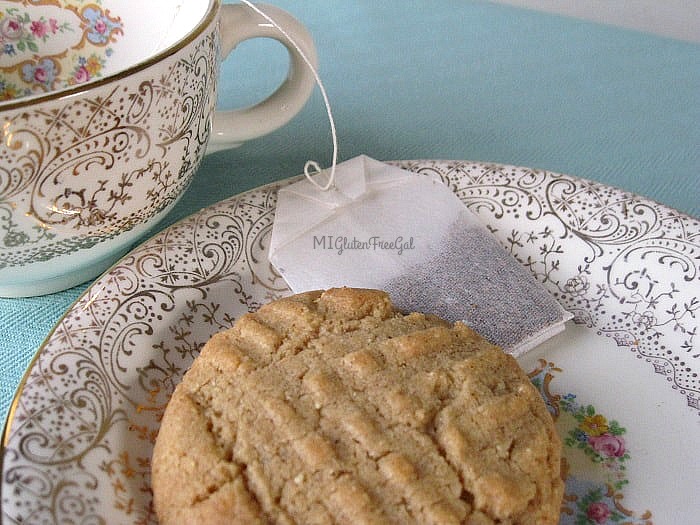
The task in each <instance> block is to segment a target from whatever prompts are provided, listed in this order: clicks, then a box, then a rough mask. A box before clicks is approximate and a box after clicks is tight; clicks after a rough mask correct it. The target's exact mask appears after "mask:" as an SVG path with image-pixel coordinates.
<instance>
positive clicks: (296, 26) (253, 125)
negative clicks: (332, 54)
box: [207, 4, 317, 153]
mask: <svg viewBox="0 0 700 525" xmlns="http://www.w3.org/2000/svg"><path fill="white" fill-rule="evenodd" d="M257 5H258V6H259V7H260V9H261V10H263V11H264V12H265V13H266V14H267V15H268V16H269V17H270V18H271V19H272V20H274V21H275V22H276V23H277V24H278V25H279V26H280V27H282V28H284V32H285V33H287V35H288V36H289V37H290V38H291V39H293V40H294V42H295V43H296V45H297V46H298V47H299V49H301V50H302V52H303V53H304V54H305V55H306V57H307V58H308V59H309V61H310V62H311V63H312V64H313V65H314V67H316V64H317V56H316V47H315V46H314V43H313V39H312V38H311V35H310V34H309V32H308V31H307V30H306V28H305V27H304V26H303V25H302V24H301V23H300V22H299V21H297V20H296V19H295V18H293V17H292V16H291V15H290V14H289V13H287V12H286V11H283V10H282V9H280V8H278V7H275V6H271V5H269V4H257ZM220 23H221V28H220V34H221V47H222V56H223V57H224V58H225V57H226V56H228V54H229V53H230V52H231V51H233V49H234V48H235V47H236V46H237V45H238V44H240V43H241V42H243V41H244V40H249V39H251V38H260V37H265V38H273V39H275V40H277V41H279V42H281V43H282V44H283V45H284V46H285V47H286V48H287V49H288V50H289V56H290V64H289V72H288V74H287V78H286V79H285V80H284V82H283V83H282V84H281V85H280V86H279V87H278V88H277V90H276V91H275V92H274V93H272V95H270V96H269V97H268V98H266V99H265V100H263V101H261V102H259V103H257V104H255V105H253V106H250V107H247V108H241V109H233V110H226V111H216V112H215V113H214V121H213V129H212V133H211V137H210V138H209V146H208V149H207V153H212V152H214V151H219V150H222V149H226V148H232V147H236V146H240V145H241V144H242V143H243V142H245V141H247V140H250V139H253V138H256V137H260V136H261V135H265V134H267V133H270V132H271V131H274V130H276V129H277V128H280V127H282V126H283V125H284V124H286V123H287V122H289V120H291V119H292V117H294V115H296V114H297V113H298V112H299V111H300V110H301V109H302V108H303V107H304V104H305V103H306V101H307V100H308V99H309V96H310V95H311V92H312V91H313V89H314V86H315V78H314V76H313V74H312V72H311V70H310V69H309V67H308V65H307V64H306V62H305V61H304V59H303V58H302V56H301V55H300V54H299V52H298V51H297V49H296V48H295V46H294V45H293V44H292V43H291V42H290V41H289V40H287V38H286V37H285V36H284V35H283V34H282V33H281V32H280V31H279V29H277V28H275V27H273V26H272V25H271V24H270V23H269V22H268V21H267V20H265V19H264V18H263V17H262V16H260V15H259V14H258V13H256V12H254V11H253V10H252V9H250V8H249V7H247V6H245V5H242V4H225V5H222V6H221V22H220Z"/></svg>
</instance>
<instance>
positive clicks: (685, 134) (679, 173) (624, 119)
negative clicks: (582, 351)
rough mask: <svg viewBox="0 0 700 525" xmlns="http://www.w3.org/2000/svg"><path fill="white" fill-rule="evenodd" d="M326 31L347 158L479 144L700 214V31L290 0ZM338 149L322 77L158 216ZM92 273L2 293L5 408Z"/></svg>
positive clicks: (225, 77)
mask: <svg viewBox="0 0 700 525" xmlns="http://www.w3.org/2000/svg"><path fill="white" fill-rule="evenodd" d="M274 3H275V4H276V5H278V6H280V7H282V8H284V9H286V10H288V11H290V12H291V13H292V14H293V15H294V16H296V17H297V18H298V19H299V20H300V21H301V22H302V23H304V24H305V25H306V26H307V27H308V28H309V30H310V32H311V33H312V35H313V36H314V39H315V41H316V45H317V47H318V51H319V59H320V67H319V71H320V74H321V76H322V78H323V80H324V83H325V86H326V89H327V92H328V95H329V97H330V100H331V103H332V105H333V110H334V116H335V119H336V123H337V128H338V137H339V141H340V159H341V160H345V159H348V158H351V157H353V156H355V155H358V154H362V153H364V154H367V155H369V156H371V157H374V158H376V159H380V160H392V159H415V158H429V159H464V160H466V159H469V160H475V161H493V162H499V163H507V164H515V165H520V166H528V167H533V168H541V169H546V170H550V171H555V172H561V173H567V174H572V175H576V176H579V177H584V178H588V179H593V180H595V181H598V182H600V183H603V184H607V185H612V186H617V187H620V188H623V189H625V190H628V191H630V192H633V193H637V194H640V195H643V196H646V197H649V198H651V199H653V200H656V201H659V202H661V203H663V204H666V205H668V206H670V207H672V208H675V209H677V210H679V211H681V212H684V213H687V214H690V215H692V216H694V217H698V216H699V215H700V199H699V198H698V194H699V193H700V170H699V168H700V124H699V122H700V45H698V44H693V43H688V42H682V41H678V40H673V39H669V38H662V37H657V36H652V35H649V34H645V33H640V32H636V31H631V30H623V29H619V28H614V27H611V26H605V25H600V24H595V23H590V22H583V21H579V20H574V19H571V18H566V17H562V16H556V15H549V14H542V13H536V12H533V11H528V10H523V9H518V8H513V7H507V6H502V5H495V4H491V3H488V2H466V1H457V0H450V1H445V0H443V1H441V2H425V1H423V2H418V1H401V2H399V1H397V0H383V1H381V2H378V1H376V0H374V1H371V2H370V1H367V0H358V1H355V2H338V1H335V0H332V1H328V0H323V1H321V0H308V1H305V2H292V1H289V0H279V1H275V2H274ZM286 64H287V56H286V51H285V50H284V49H283V48H282V47H281V46H280V45H279V44H277V43H275V42H272V41H267V40H263V41H258V42H250V43H245V44H242V45H241V46H240V47H239V49H238V50H236V52H235V54H234V55H233V56H232V57H231V58H230V59H229V60H228V61H227V62H226V63H225V64H224V65H223V68H222V81H221V84H220V105H221V106H222V107H234V106H237V105H241V104H249V103H251V102H253V101H255V100H257V98H258V97H259V94H260V93H265V92H270V91H271V90H272V89H273V88H274V86H276V85H277V84H278V83H279V82H280V81H281V79H282V78H283V77H284V71H285V70H286ZM308 159H315V160H317V161H319V162H320V163H321V164H322V165H328V163H329V162H330V159H331V139H330V128H329V125H328V120H327V117H326V114H325V109H324V107H323V103H322V99H321V97H320V94H319V92H318V90H317V91H316V92H315V93H314V95H313V96H312V98H311V100H310V102H309V103H308V104H307V105H306V107H305V108H304V110H303V111H302V112H301V113H300V115H299V116H298V117H296V118H295V119H294V120H293V121H292V122H290V123H289V124H288V125H287V126H285V127H284V128H282V129H280V130H278V131H276V132H274V133H272V134H270V135H268V136H266V137H262V138H259V139H256V140H253V141H251V142H249V143H247V144H245V145H243V146H242V147H240V148H238V149H235V150H229V151H224V152H219V153H216V154H212V155H210V156H208V157H206V158H205V159H204V161H203V163H202V166H201V168H200V170H199V172H198V173H197V175H196V177H195V180H194V181H193V184H192V186H191V187H190V189H189V190H188V192H187V194H186V195H185V196H184V197H183V199H182V200H181V201H180V203H179V204H178V205H177V207H176V209H175V210H174V211H173V212H172V213H171V214H170V215H169V216H168V218H167V219H166V220H165V221H164V222H163V223H161V224H160V225H159V226H158V227H157V228H155V229H154V230H156V229H161V228H163V227H165V226H166V225H168V224H170V223H172V222H174V221H176V220H178V219H179V218H182V217H185V216H187V215H189V214H191V213H192V212H194V211H197V210H199V209H200V208H202V207H205V206H207V205H209V204H212V203H214V202H217V201H219V200H221V199H224V198H226V197H228V196H231V195H234V194H236V193H239V192H241V191H245V190H247V189H250V188H253V187H255V186H258V185H260V184H264V183H267V182H271V181H274V180H278V179H281V178H285V177H289V176H292V175H297V174H299V173H301V172H302V169H303V165H304V162H305V161H306V160H308ZM86 286H87V285H82V286H79V287H76V288H74V289H71V290H68V291H65V292H61V293H58V294H54V295H50V296H45V297H38V298H29V299H0V327H1V330H2V337H0V417H4V414H5V413H6V411H7V409H8V407H9V405H10V403H11V400H12V396H13V395H14V392H15V390H16V388H17V386H18V384H19V381H20V379H21V377H22V375H23V373H24V371H25V369H26V368H27V366H28V364H29V362H30V360H31V358H32V356H33V355H34V354H35V352H36V350H37V349H38V348H39V346H40V344H41V342H42V341H43V340H44V338H45V337H46V336H47V335H48V334H49V331H50V330H51V328H52V327H53V326H54V325H55V323H56V322H57V321H58V320H59V319H60V317H61V316H62V315H63V313H64V312H65V311H66V309H67V308H69V306H70V305H71V304H72V303H73V301H75V299H76V298H77V297H78V296H79V295H80V294H81V293H82V291H84V290H85V288H86Z"/></svg>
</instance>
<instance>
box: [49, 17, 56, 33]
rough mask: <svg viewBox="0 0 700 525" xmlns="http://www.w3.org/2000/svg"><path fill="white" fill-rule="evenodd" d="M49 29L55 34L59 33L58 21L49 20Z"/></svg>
mask: <svg viewBox="0 0 700 525" xmlns="http://www.w3.org/2000/svg"><path fill="white" fill-rule="evenodd" d="M49 28H50V29H51V32H52V33H54V34H56V32H57V31H58V21H57V20H56V19H55V18H49Z"/></svg>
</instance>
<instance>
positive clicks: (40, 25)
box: [29, 20, 48, 38]
mask: <svg viewBox="0 0 700 525" xmlns="http://www.w3.org/2000/svg"><path fill="white" fill-rule="evenodd" d="M29 29H30V30H31V32H32V33H33V34H34V36H35V37H37V38H43V37H45V36H46V33H47V32H48V26H47V25H46V24H45V23H44V22H42V21H40V20H35V21H34V22H32V25H31V26H29Z"/></svg>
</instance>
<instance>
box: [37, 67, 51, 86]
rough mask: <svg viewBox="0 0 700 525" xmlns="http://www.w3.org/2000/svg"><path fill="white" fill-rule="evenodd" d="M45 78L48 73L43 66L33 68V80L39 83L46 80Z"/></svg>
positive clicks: (47, 76)
mask: <svg viewBox="0 0 700 525" xmlns="http://www.w3.org/2000/svg"><path fill="white" fill-rule="evenodd" d="M47 78H49V75H48V74H47V73H46V70H45V69H44V68H43V67H38V68H36V69H35V70H34V80H36V81H37V82H39V83H40V84H43V83H44V82H46V79H47Z"/></svg>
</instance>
